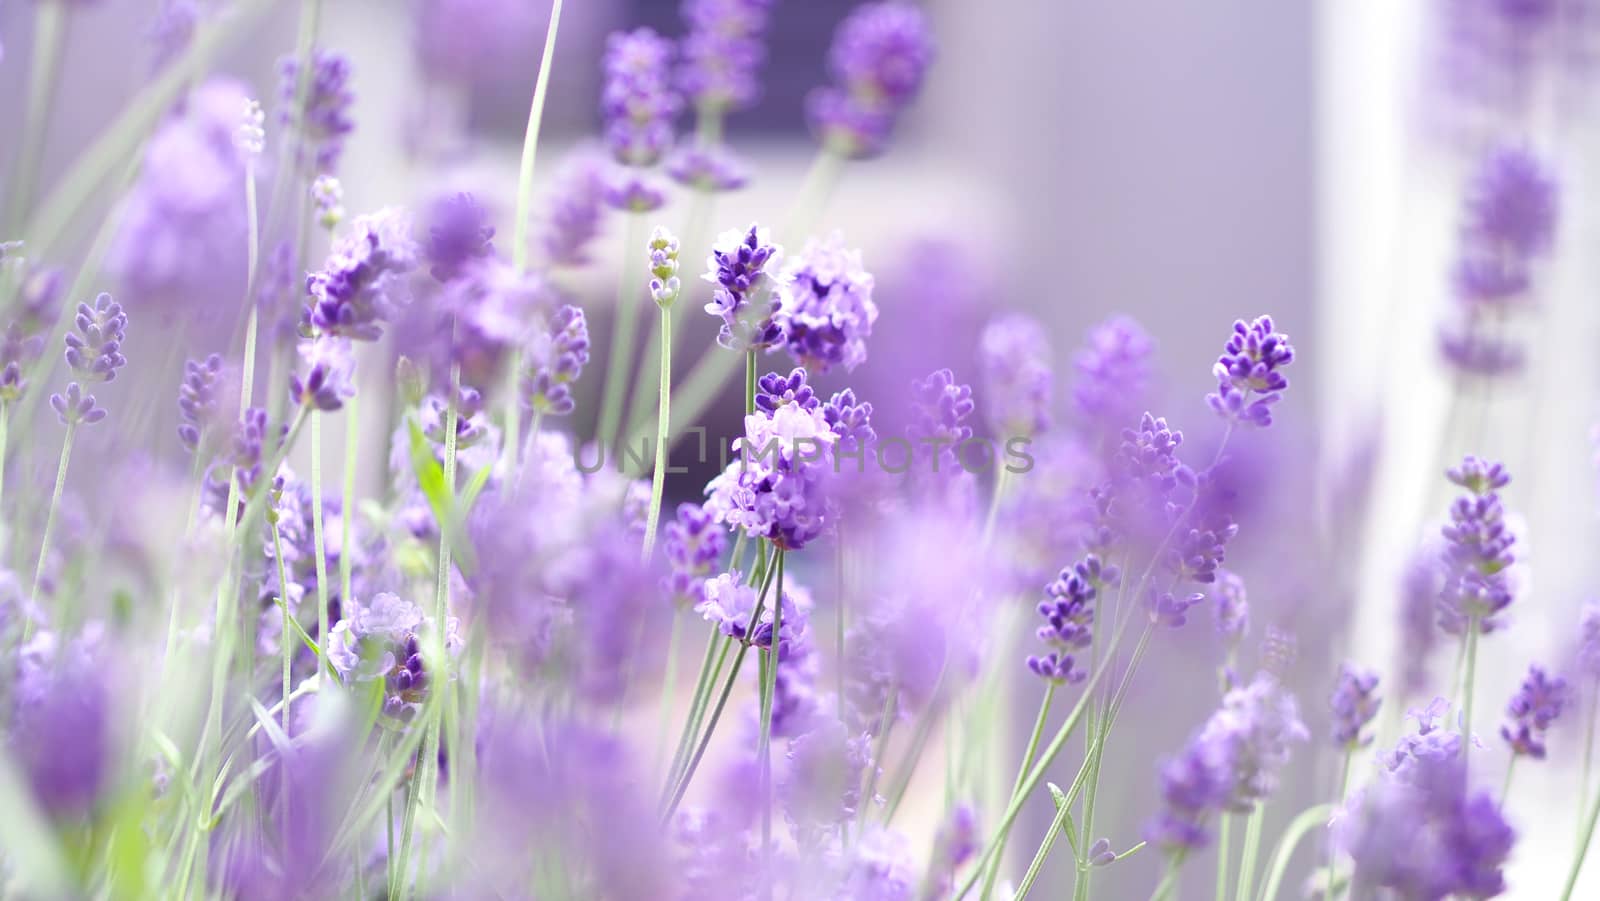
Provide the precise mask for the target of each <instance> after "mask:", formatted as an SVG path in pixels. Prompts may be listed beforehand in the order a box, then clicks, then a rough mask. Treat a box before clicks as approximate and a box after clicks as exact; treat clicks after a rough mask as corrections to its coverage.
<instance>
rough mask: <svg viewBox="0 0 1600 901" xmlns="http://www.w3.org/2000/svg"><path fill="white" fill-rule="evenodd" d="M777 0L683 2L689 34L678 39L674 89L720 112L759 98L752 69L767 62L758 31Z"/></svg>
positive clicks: (764, 26) (762, 28) (698, 103)
mask: <svg viewBox="0 0 1600 901" xmlns="http://www.w3.org/2000/svg"><path fill="white" fill-rule="evenodd" d="M775 3H776V0H684V3H683V7H682V11H683V20H684V22H685V23H686V24H687V25H688V26H689V33H688V34H687V35H684V37H683V41H682V52H683V64H682V65H681V66H680V67H679V69H678V86H679V87H680V88H682V89H683V92H684V94H686V95H688V96H689V97H690V98H691V99H692V100H693V101H694V102H695V104H696V105H697V106H700V107H701V108H704V109H708V110H713V111H716V112H717V113H721V112H722V111H724V110H728V109H737V108H740V107H745V106H749V105H750V104H751V103H754V102H755V100H756V98H757V97H758V96H760V93H761V86H760V84H759V83H757V81H756V69H757V68H758V67H759V66H760V65H761V62H762V60H763V59H765V57H766V55H767V53H766V46H765V45H764V44H763V43H762V33H763V32H765V31H766V30H767V18H768V16H769V15H770V14H771V11H772V7H773V6H774V5H775Z"/></svg>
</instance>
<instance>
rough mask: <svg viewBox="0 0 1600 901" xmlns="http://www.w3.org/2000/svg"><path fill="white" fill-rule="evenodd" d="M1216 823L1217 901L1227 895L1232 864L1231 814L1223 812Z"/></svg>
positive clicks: (1221, 900) (1223, 900)
mask: <svg viewBox="0 0 1600 901" xmlns="http://www.w3.org/2000/svg"><path fill="white" fill-rule="evenodd" d="M1217 819H1218V823H1217V901H1226V899H1227V897H1228V868H1229V866H1231V864H1232V860H1233V854H1232V849H1231V845H1232V839H1233V815H1232V814H1230V813H1226V812H1224V813H1223V814H1222V816H1220V817H1218V818H1217Z"/></svg>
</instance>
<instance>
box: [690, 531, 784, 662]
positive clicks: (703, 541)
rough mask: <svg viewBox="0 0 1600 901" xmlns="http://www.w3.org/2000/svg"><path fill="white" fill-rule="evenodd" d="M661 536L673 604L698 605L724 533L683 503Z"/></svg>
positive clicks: (719, 555) (719, 554) (725, 536)
mask: <svg viewBox="0 0 1600 901" xmlns="http://www.w3.org/2000/svg"><path fill="white" fill-rule="evenodd" d="M661 532H662V534H661V554H662V556H663V557H665V558H666V560H667V563H668V564H669V566H670V567H671V571H670V572H669V574H668V575H667V582H666V585H667V591H668V592H670V593H671V595H672V600H673V603H675V604H689V605H690V606H694V605H697V604H699V603H700V602H701V601H702V600H704V598H705V583H706V579H707V578H709V577H710V576H711V572H712V570H713V569H715V568H716V566H717V564H718V563H719V562H720V561H721V560H722V552H723V549H724V548H725V547H726V546H727V543H728V533H727V531H726V530H725V529H723V528H722V527H721V526H719V525H717V524H716V521H715V520H714V519H713V518H712V516H711V514H710V513H707V512H706V510H705V508H703V507H701V506H700V505H699V504H690V503H683V504H679V505H678V513H677V516H676V517H674V518H673V519H672V520H671V521H669V522H668V523H667V524H666V525H665V526H663V527H662V530H661ZM781 672H782V671H781V670H780V673H781Z"/></svg>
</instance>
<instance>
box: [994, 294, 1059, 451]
mask: <svg viewBox="0 0 1600 901" xmlns="http://www.w3.org/2000/svg"><path fill="white" fill-rule="evenodd" d="M978 365H979V368H980V370H981V372H982V375H983V380H982V385H983V389H984V392H985V399H984V414H985V415H986V416H987V417H988V420H989V426H990V427H991V428H992V429H994V431H995V434H997V435H999V436H1002V437H1004V438H1006V439H1010V438H1013V437H1032V436H1035V435H1038V434H1040V433H1041V432H1044V431H1045V430H1046V429H1048V428H1049V427H1050V406H1051V394H1052V388H1053V382H1054V380H1055V373H1053V372H1052V371H1051V369H1050V340H1049V338H1047V337H1045V331H1044V326H1042V325H1041V324H1040V323H1039V322H1038V320H1036V319H1033V318H1031V317H1029V316H1024V315H1022V314H1021V313H1010V314H1007V315H1004V316H1001V317H999V318H997V319H995V320H994V321H992V322H990V323H989V324H988V325H987V326H985V327H984V330H983V335H982V336H981V337H980V338H979V339H978Z"/></svg>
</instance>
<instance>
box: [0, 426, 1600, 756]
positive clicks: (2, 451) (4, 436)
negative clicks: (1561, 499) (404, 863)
mask: <svg viewBox="0 0 1600 901" xmlns="http://www.w3.org/2000/svg"><path fill="white" fill-rule="evenodd" d="M10 439H11V402H10V401H0V517H3V516H4V515H5V504H4V503H3V502H4V500H5V495H6V444H7V443H9V441H10ZM169 644H170V642H169ZM1585 784H1587V780H1585Z"/></svg>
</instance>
